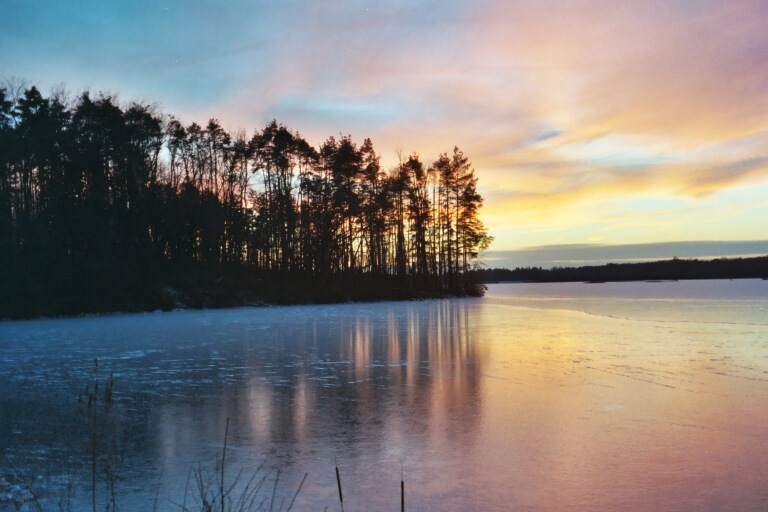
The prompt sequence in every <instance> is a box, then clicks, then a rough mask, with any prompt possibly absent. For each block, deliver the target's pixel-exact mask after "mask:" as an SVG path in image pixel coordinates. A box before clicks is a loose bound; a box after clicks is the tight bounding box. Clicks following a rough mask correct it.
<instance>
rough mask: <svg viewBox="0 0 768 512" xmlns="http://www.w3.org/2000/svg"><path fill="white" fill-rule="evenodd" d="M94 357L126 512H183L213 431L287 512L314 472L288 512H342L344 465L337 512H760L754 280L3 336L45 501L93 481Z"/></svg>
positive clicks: (277, 311)
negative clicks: (88, 451) (116, 439)
mask: <svg viewBox="0 0 768 512" xmlns="http://www.w3.org/2000/svg"><path fill="white" fill-rule="evenodd" d="M95 358H98V360H99V374H98V375H99V376H100V378H101V379H102V382H103V379H104V378H105V377H106V375H107V374H108V373H109V372H112V373H113V375H114V382H115V400H116V404H115V411H116V412H117V413H119V418H120V425H119V429H120V447H119V455H120V464H119V465H118V466H117V467H116V469H115V471H116V475H117V477H118V504H120V505H122V506H123V508H124V509H125V508H130V509H136V510H140V509H151V508H152V506H153V504H154V503H155V501H156V502H157V504H158V505H157V508H158V509H159V510H178V509H179V508H178V506H176V505H174V503H178V502H180V501H181V500H182V499H183V498H182V495H183V494H184V488H185V485H186V484H187V478H188V475H189V472H190V468H197V467H204V468H211V469H213V468H214V466H215V461H216V460H217V458H218V457H219V456H220V454H221V451H222V448H223V440H224V435H225V425H226V423H227V418H229V421H230V427H229V433H228V447H227V473H226V477H227V479H228V480H234V478H235V476H236V475H237V473H238V471H240V470H244V471H245V472H246V473H248V472H250V471H253V470H254V469H255V468H256V467H258V465H259V464H260V463H262V462H265V463H266V466H265V467H267V468H270V469H272V468H278V467H279V468H280V479H279V484H278V492H277V499H278V500H281V499H284V500H285V501H283V503H284V504H286V505H285V506H284V508H285V507H287V503H288V502H289V501H290V499H291V498H292V497H293V493H294V492H295V490H296V488H297V487H298V484H299V482H300V481H301V478H302V477H303V475H304V474H305V472H306V473H308V476H307V479H306V481H305V483H304V485H303V487H302V490H301V492H300V494H299V496H298V498H297V501H296V505H295V506H294V509H295V510H305V509H310V510H322V509H323V508H324V507H326V506H328V507H329V509H335V508H336V507H338V494H337V489H336V480H335V471H334V467H335V466H336V465H338V467H339V470H340V473H341V475H342V480H343V487H344V505H345V509H346V510H365V509H379V510H384V509H390V510H391V509H395V508H396V507H398V506H399V504H400V492H399V491H400V489H399V485H400V478H401V474H402V475H403V476H404V479H405V485H406V501H407V505H408V508H409V509H412V510H542V511H545V510H638V511H640V510H648V509H656V510H765V509H766V508H768V443H767V442H766V440H768V416H767V415H766V413H767V412H768V281H761V280H741V281H698V282H682V281H681V282H668V283H606V284H584V283H568V284H537V285H530V284H498V285H491V286H490V288H489V290H488V293H487V296H486V297H485V298H482V299H453V300H441V301H424V302H404V303H393V302H390V303H377V304H345V305H333V306H301V307H274V308H240V309H230V310H218V311H177V312H172V313H150V314H140V315H114V316H107V317H88V318H78V319H66V320H38V321H30V322H4V323H1V324H0V395H1V396H0V450H2V455H3V456H4V459H5V463H6V464H7V465H9V466H10V465H13V466H14V467H21V468H25V469H27V471H28V472H27V474H31V473H34V474H35V478H34V480H35V481H36V482H37V483H36V485H38V486H39V487H40V488H41V489H42V491H41V494H43V495H45V497H46V499H50V500H51V501H50V503H52V502H53V500H55V496H54V495H55V494H56V493H57V492H59V493H60V492H61V491H60V489H58V488H57V487H56V482H64V481H66V480H67V479H71V478H85V476H87V471H86V470H87V466H85V465H83V463H82V459H83V455H84V448H83V444H82V439H81V436H82V427H83V420H82V415H81V414H80V412H79V411H80V409H78V405H77V397H78V396H79V395H80V394H81V392H82V389H83V388H84V387H85V385H86V384H88V383H89V382H90V383H92V382H93V380H94V378H95V377H94V373H93V361H94V359H95ZM274 474H275V473H273V474H271V475H270V476H269V479H270V480H269V481H270V482H273V481H274ZM76 482H77V485H76V486H75V487H76V492H75V493H74V496H73V497H72V498H73V501H72V504H73V505H72V508H74V509H86V508H90V487H89V483H88V482H87V480H86V481H80V480H77V481H76ZM103 494H104V493H103V492H101V491H100V493H99V498H100V499H102V498H103V496H102V495H103ZM269 494H270V495H271V487H270V490H269ZM267 508H268V507H267ZM275 508H277V505H275Z"/></svg>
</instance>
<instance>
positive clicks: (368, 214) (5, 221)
mask: <svg viewBox="0 0 768 512" xmlns="http://www.w3.org/2000/svg"><path fill="white" fill-rule="evenodd" d="M11 96H13V97H11ZM63 97H65V95H63V94H57V95H54V96H53V97H51V98H46V97H44V96H43V95H42V94H41V93H40V91H39V90H38V89H37V88H35V87H30V88H28V89H26V90H24V91H23V92H20V93H19V94H13V95H11V94H9V93H8V91H7V90H5V89H0V249H1V250H0V277H2V279H3V283H4V284H5V286H6V288H5V290H4V291H5V292H7V293H4V294H2V295H3V298H2V299H0V315H2V316H12V317H19V316H34V315H39V314H72V313H78V312H84V311H111V310H118V309H123V310H125V309H129V310H130V309H137V310H138V309H147V308H154V307H170V306H172V300H174V297H177V296H178V295H179V294H180V293H183V294H186V296H187V299H188V301H187V302H188V303H191V304H199V305H224V304H230V303H239V302H243V301H244V300H267V301H278V302H280V301H282V302H297V301H299V302H300V301H317V300H319V301H326V300H349V299H365V300H367V299H376V298H405V297H417V296H430V295H431V296H438V295H442V294H478V293H482V285H481V284H480V283H479V281H477V277H476V275H475V274H474V273H473V272H471V270H472V269H473V267H474V266H475V264H476V261H477V257H478V252H479V251H481V250H483V249H484V248H486V247H487V246H488V244H489V242H490V240H491V239H490V237H489V236H488V234H487V232H486V230H485V228H484V226H483V224H482V222H481V221H480V219H479V216H478V212H479V209H480V207H481V205H482V198H481V197H480V195H479V194H478V192H477V177H476V176H475V174H474V170H473V169H472V167H471V164H470V163H469V161H468V159H467V158H466V157H465V156H464V154H463V153H462V152H461V151H460V150H459V149H458V148H455V149H454V151H453V154H452V155H451V156H449V155H448V154H447V153H444V154H442V155H440V156H439V157H438V158H437V160H436V161H435V162H434V163H433V164H431V165H427V164H425V163H423V162H422V160H421V159H420V157H419V155H418V154H416V153H413V154H411V155H410V156H409V157H408V159H407V160H405V161H402V162H401V163H400V164H399V165H397V166H395V167H394V168H392V169H390V170H389V171H385V170H383V169H382V168H381V165H380V159H379V157H378V155H377V153H376V151H375V150H374V147H373V144H372V142H371V141H370V139H364V141H363V143H362V144H358V143H356V142H355V141H354V140H353V139H352V137H351V136H350V135H343V136H339V137H338V138H337V137H329V138H328V139H326V140H325V141H324V142H323V143H322V144H320V146H319V147H318V148H317V149H315V148H313V147H312V146H311V145H310V144H309V143H308V142H307V141H306V140H305V139H304V138H303V137H302V136H301V135H300V134H299V133H298V132H293V131H291V130H289V129H288V128H286V127H285V126H283V125H282V124H279V123H278V122H277V121H272V122H270V123H268V124H267V125H266V126H265V127H264V128H263V129H261V130H257V131H255V132H254V134H253V136H252V137H250V138H248V137H247V136H246V135H245V133H244V132H242V131H238V132H233V133H230V132H228V131H227V130H225V129H224V128H223V127H222V126H221V124H220V123H219V121H217V120H216V119H211V120H209V121H208V122H207V123H206V124H205V125H204V127H203V126H201V125H198V124H196V123H191V124H189V125H184V124H183V123H182V122H181V121H180V120H178V119H176V118H174V117H171V116H165V115H163V114H161V113H159V112H158V111H157V110H156V109H155V108H154V107H152V106H151V105H146V104H140V103H130V104H126V105H123V104H120V103H119V102H118V101H117V99H116V98H115V97H114V96H111V95H104V94H99V95H96V96H93V95H91V94H90V93H88V92H85V93H83V94H81V95H80V96H79V97H78V98H77V99H76V100H75V101H74V102H72V104H71V105H69V104H68V105H65V104H63V103H62V101H60V98H63ZM67 103H69V102H67ZM169 290H170V291H169Z"/></svg>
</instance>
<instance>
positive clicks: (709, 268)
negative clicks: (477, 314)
mask: <svg viewBox="0 0 768 512" xmlns="http://www.w3.org/2000/svg"><path fill="white" fill-rule="evenodd" d="M474 272H475V274H476V275H477V277H478V280H480V281H483V282H485V283H493V282H502V281H525V282H540V283H545V282H568V281H587V282H590V281H591V282H603V281H649V280H675V279H745V278H768V256H761V257H755V258H718V259H714V260H698V259H680V258H673V259H671V260H664V261H651V262H644V263H608V264H607V265H596V266H586V267H555V268H551V269H544V268H541V267H523V268H521V267H518V268H516V269H514V270H510V269H506V268H493V269H477V270H475V271H474Z"/></svg>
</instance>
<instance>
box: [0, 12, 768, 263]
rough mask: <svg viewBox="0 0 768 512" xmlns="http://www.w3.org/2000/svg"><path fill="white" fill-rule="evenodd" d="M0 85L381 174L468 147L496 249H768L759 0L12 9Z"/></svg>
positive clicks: (767, 64) (767, 111) (765, 74)
mask: <svg viewBox="0 0 768 512" xmlns="http://www.w3.org/2000/svg"><path fill="white" fill-rule="evenodd" d="M0 75H2V76H4V77H5V78H13V77H18V78H23V79H24V80H26V81H27V83H29V84H36V85H38V86H40V87H41V88H42V89H43V90H44V91H48V90H50V89H51V88H52V87H54V86H56V85H57V84H60V83H64V84H65V85H66V86H67V87H68V88H69V89H70V90H72V91H73V92H75V93H79V92H80V91H82V90H83V89H86V88H87V89H90V90H91V91H92V92H94V93H96V92H99V91H104V92H115V93H118V94H119V97H120V99H122V100H124V101H130V100H141V101H147V102H156V103H158V104H159V105H160V107H161V110H162V111H163V112H165V113H169V114H174V115H175V116H177V117H180V118H181V119H182V120H183V121H184V122H186V123H190V122H192V121H197V122H205V121H207V119H208V118H210V117H216V118H218V119H219V120H220V121H221V123H222V125H223V126H224V127H226V128H228V129H230V130H236V129H241V128H243V129H246V130H248V131H251V130H253V129H254V128H261V127H263V126H264V125H265V124H266V123H267V122H268V121H270V120H271V119H273V118H276V119H277V120H278V121H280V122H282V123H284V124H286V125H287V126H288V127H289V128H291V129H292V130H298V131H299V132H301V134H302V135H303V136H304V137H305V138H306V139H307V140H308V141H310V142H311V143H314V144H316V145H317V144H319V143H320V142H322V141H323V140H324V139H325V138H326V137H328V136H329V135H338V134H339V133H344V134H347V133H349V134H352V136H353V137H354V138H355V139H356V140H358V141H362V139H363V138H364V137H370V138H371V139H372V140H373V143H374V146H375V147H376V149H377V150H378V151H379V153H380V154H381V156H382V159H383V163H384V164H385V166H390V165H393V164H394V163H395V162H396V161H397V152H396V150H397V149H401V150H402V152H403V153H404V154H408V153H410V152H412V151H416V152H418V153H419V154H420V155H421V157H422V159H423V160H425V161H431V160H433V159H435V158H436V157H437V156H438V155H439V154H440V153H441V152H444V151H451V150H452V149H453V146H454V145H455V146H458V147H459V148H461V149H462V150H463V151H464V152H465V153H466V154H467V155H468V156H469V157H470V159H471V160H472V162H473V164H474V167H475V169H476V172H477V174H478V176H479V178H480V182H479V188H480V191H481V193H482V194H483V196H484V197H485V206H484V208H483V210H482V213H481V216H482V218H483V220H484V222H485V224H486V226H487V227H489V228H490V232H491V234H492V235H493V236H495V237H496V240H495V242H494V244H493V246H492V249H493V251H513V252H514V251H519V250H521V249H529V250H530V249H531V248H542V247H543V246H546V247H549V246H556V247H559V248H566V249H567V248H569V247H570V248H573V247H584V246H585V245H588V246H591V245H592V244H599V245H600V246H604V245H605V246H615V245H619V246H623V247H633V246H635V245H636V244H655V245H654V246H656V247H662V246H664V244H669V243H670V242H691V241H697V242H701V241H705V242H709V241H718V242H728V241H760V240H768V222H767V221H768V2H765V1H762V0H755V1H746V0H732V1H722V0H719V1H708V0H690V1H682V0H677V1H670V0H658V1H657V0H638V1H626V2H624V1H622V2H616V1H587V0H583V1H572V2H564V1H547V0H535V1H534V0H531V1H514V2H512V1H509V2H481V1H465V0H462V1H452V0H440V1H417V0H407V1H406V0H403V1H400V0H398V1H389V2H372V1H371V2H364V1H356V2H353V1H332V0H324V1H316V2H310V1H292V0H283V1H271V2H267V1H254V0H237V1H235V0H226V1H221V2H217V1H199V0H177V1H160V0H157V1H155V0H153V1H147V0H138V1H137V0H133V1H130V2H107V1H83V0H70V1H67V2H61V1H58V0H57V1H42V0H41V1H28V0H4V1H3V3H2V14H1V15H0ZM692 246H693V245H690V247H692ZM698 246H700V247H701V252H702V254H699V255H700V256H709V255H711V254H706V253H707V252H711V249H713V248H714V247H715V246H714V245H713V246H708V245H707V244H698ZM725 246H729V247H730V246H733V247H743V244H741V245H740V244H731V245H728V244H725V245H723V244H719V245H717V247H720V248H722V247H725ZM677 247H680V246H679V245H678V246H677ZM564 250H565V249H564ZM734 250H735V249H734ZM766 250H767V251H768V249H766ZM744 251H746V252H750V251H749V250H748V249H739V250H738V251H736V253H744ZM630 252H631V251H630ZM758 252H761V250H758ZM715 255H717V254H715ZM639 257H641V256H638V258H639ZM627 258H630V259H631V258H632V256H631V255H629V256H627ZM594 259H600V258H599V257H597V258H594ZM511 261H512V260H511ZM513 263H514V261H513ZM511 264H512V263H510V265H511Z"/></svg>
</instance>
